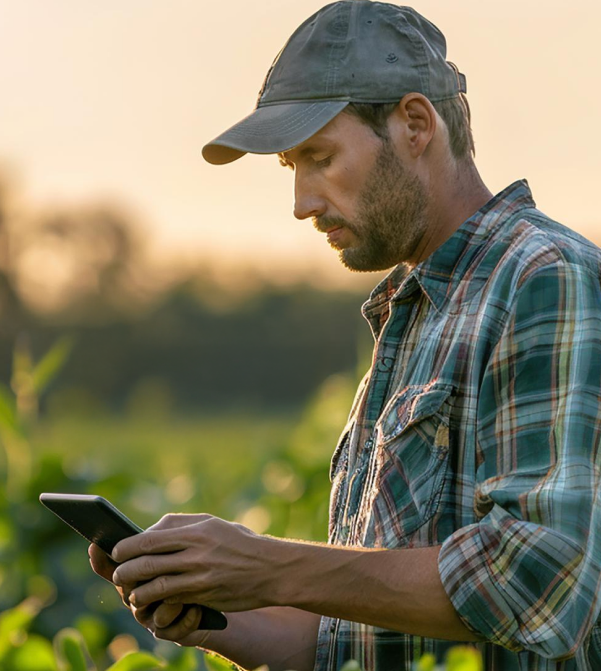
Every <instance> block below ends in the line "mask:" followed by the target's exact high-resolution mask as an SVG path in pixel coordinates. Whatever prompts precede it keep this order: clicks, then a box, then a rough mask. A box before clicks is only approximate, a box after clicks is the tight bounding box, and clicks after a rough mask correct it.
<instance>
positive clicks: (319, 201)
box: [294, 179, 326, 219]
mask: <svg viewBox="0 0 601 671" xmlns="http://www.w3.org/2000/svg"><path fill="white" fill-rule="evenodd" d="M325 212H326V202H325V199H324V198H323V197H322V196H320V195H319V194H318V193H316V192H315V190H314V189H312V188H311V187H310V185H309V184H307V183H303V181H302V180H299V179H297V180H296V181H295V183H294V216H295V217H296V218H297V219H308V218H309V217H321V216H322V215H324V214H325Z"/></svg>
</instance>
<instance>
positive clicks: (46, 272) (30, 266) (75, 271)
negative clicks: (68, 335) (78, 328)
mask: <svg viewBox="0 0 601 671" xmlns="http://www.w3.org/2000/svg"><path fill="white" fill-rule="evenodd" d="M17 254H18V258H17V259H16V273H17V278H18V291H19V292H20V294H21V296H22V298H23V300H25V301H26V303H27V304H28V305H29V306H30V307H31V308H32V309H33V310H34V311H36V312H38V313H41V314H45V315H55V314H57V313H60V314H61V315H62V321H63V322H64V321H71V322H77V323H102V322H105V321H107V320H112V319H115V317H116V316H118V315H121V316H123V315H124V314H125V313H130V312H131V311H132V310H133V311H134V312H135V309H136V305H138V304H140V303H141V302H144V300H143V299H144V297H145V292H144V283H143V279H142V278H143V275H144V272H145V270H144V269H143V266H144V252H143V243H142V239H141V236H140V234H139V231H138V229H137V227H136V225H135V224H134V222H133V218H132V217H130V216H128V215H126V214H125V213H124V211H122V210H119V209H117V208H116V207H114V206H113V207H109V206H92V207H88V208H79V209H72V210H63V211H56V212H53V213H46V214H43V215H41V216H40V217H38V218H37V219H34V220H32V221H30V222H29V224H28V226H26V227H25V230H24V231H23V232H22V233H21V235H20V236H19V241H18V253H17Z"/></svg>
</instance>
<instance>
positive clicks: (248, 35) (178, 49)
mask: <svg viewBox="0 0 601 671" xmlns="http://www.w3.org/2000/svg"><path fill="white" fill-rule="evenodd" d="M324 4H326V3H324V2H319V1H317V0H304V1H303V2H293V1H292V0H260V1H259V2H257V3H253V4H251V3H245V2H243V1H242V0H231V1H230V2H229V3H226V4H221V5H218V4H217V3H211V4H210V5H208V4H207V3H204V2H193V1H192V0H174V1H172V2H170V3H169V4H167V3H162V2H159V0H127V1H126V2H123V0H121V2H119V3H117V2H116V0H108V1H106V2H104V3H102V4H99V3H95V2H92V0H80V2H78V3H77V4H74V3H72V2H68V1H67V0H54V2H52V3H47V2H43V0H21V1H20V2H19V3H10V2H9V1H8V0H0V14H1V15H2V22H1V23H0V41H1V42H2V45H3V55H4V58H3V59H2V60H1V61H0V86H1V87H2V93H3V103H2V105H1V106H0V171H1V169H2V166H7V167H8V169H9V171H11V170H12V171H13V172H14V173H15V174H16V175H17V180H16V181H17V184H18V186H19V188H20V190H21V197H22V199H23V200H24V201H25V202H26V203H27V204H28V206H31V207H33V208H40V209H43V208H48V207H54V206H57V205H61V206H67V207H68V206H70V205H73V206H81V205H86V204H87V203H89V202H103V201H109V202H113V201H114V202H116V203H119V204H122V205H123V206H124V207H125V209H126V210H129V211H131V212H132V213H133V214H134V216H135V218H136V219H138V220H139V221H140V222H141V224H143V226H144V227H145V228H146V229H147V231H148V233H149V235H150V236H151V238H152V245H153V249H154V253H155V255H156V256H157V257H159V258H160V257H163V258H167V257H172V256H174V255H175V256H181V257H184V258H187V259H194V258H196V257H205V258H209V257H210V258H212V259H216V260H219V259H223V260H224V261H227V262H228V263H230V264H232V263H234V262H236V261H238V260H241V261H242V260H244V261H245V262H246V261H248V262H250V263H256V264H257V265H262V264H264V263H268V264H273V265H272V267H273V270H274V272H285V269H286V268H287V267H298V266H304V265H305V264H306V265H308V266H311V267H314V268H315V267H319V268H322V269H324V272H326V273H329V274H331V275H332V276H333V277H334V276H336V277H339V278H340V280H341V281H345V280H344V278H347V277H348V278H349V279H350V280H351V281H353V280H352V277H353V276H352V275H350V274H349V273H348V271H346V270H345V269H343V268H342V267H341V266H340V264H339V262H338V259H337V255H336V253H335V252H333V251H332V250H331V249H330V248H329V247H328V246H327V244H326V241H325V238H324V237H323V236H319V235H318V234H316V232H315V231H314V230H313V228H312V226H311V224H310V223H309V222H299V221H296V220H295V219H294V218H293V217H292V213H291V207H292V174H291V173H290V172H288V171H286V170H282V169H281V168H280V167H279V165H278V162H277V159H275V158H274V157H264V156H247V157H244V158H243V159H241V160H240V161H237V162H236V163H234V164H231V165H227V166H220V167H214V166H210V165H208V164H206V163H205V162H204V161H203V160H202V158H201V155H200V150H201V148H202V146H203V144H205V143H206V142H207V141H209V140H211V139H212V138H213V137H214V136H215V135H217V134H219V133H220V132H222V131H223V130H225V129H226V128H227V127H229V126H230V125H231V124H232V123H235V122H236V121H238V120H239V119H241V118H242V117H243V116H245V115H246V114H248V113H250V112H251V111H252V108H253V106H254V103H255V99H256V94H257V91H258V89H259V87H260V85H261V82H262V80H263V77H264V74H265V72H266V70H267V68H268V67H269V65H270V64H271V61H272V59H273V57H274V56H275V54H276V53H277V52H278V51H279V49H280V47H281V45H282V44H283V42H284V41H285V40H286V39H287V37H288V35H289V34H290V33H291V32H292V31H293V30H294V29H295V28H296V26H297V25H298V24H299V23H300V22H301V21H303V20H304V19H305V18H307V17H308V16H309V15H310V14H311V13H313V12H314V11H316V10H317V9H319V7H321V6H323V5H324ZM413 6H414V7H415V8H416V9H417V10H418V11H420V12H422V13H423V14H424V15H425V16H426V17H427V18H429V19H430V20H432V21H433V22H434V23H435V24H437V25H438V26H439V27H440V28H441V30H442V31H443V32H444V33H445V35H446V37H447V43H448V58H449V60H452V61H454V62H456V63H457V65H458V67H459V69H460V70H461V71H462V72H464V73H465V74H466V76H467V86H468V98H469V101H470V105H471V108H472V116H473V130H474V136H475V139H476V150H477V154H476V162H477V165H478V166H479V169H480V171H481V174H482V176H483V178H484V181H485V182H486V183H487V185H488V186H489V188H490V189H491V191H493V193H496V192H498V191H500V190H501V189H503V188H505V187H506V186H507V185H508V184H510V183H511V182H513V181H515V180H517V179H521V178H524V177H525V178H527V179H528V181H529V183H530V186H531V187H532V190H533V194H534V198H535V200H536V201H537V204H538V205H539V207H540V208H541V209H542V210H543V211H545V212H546V213H547V214H549V215H550V216H552V217H554V218H555V219H557V220H559V221H560V222H561V223H564V224H566V225H567V226H569V227H571V228H574V229H575V230H577V231H579V232H581V233H582V234H583V235H585V236H587V237H589V238H591V239H594V240H595V239H596V241H597V243H598V244H599V242H600V234H599V233H598V231H599V223H598V222H597V219H598V215H597V212H596V202H595V198H596V190H597V188H598V187H597V185H598V184H599V183H600V180H601V161H600V160H599V155H600V153H601V133H599V131H598V126H597V124H598V119H599V118H601V95H600V94H599V92H598V87H596V86H595V82H597V81H598V77H599V71H600V66H601V56H600V55H599V52H598V50H597V47H596V42H597V35H596V32H597V27H598V26H599V25H600V23H601V5H600V4H599V3H594V2H592V0H591V1H587V2H584V1H583V0H579V1H578V0H577V1H575V2H572V3H570V4H569V5H565V3H560V2H559V1H558V0H555V1H552V2H542V1H539V0H536V1H532V2H529V3H518V2H517V1H516V0H511V1H509V2H505V3H503V4H502V5H501V4H500V3H495V4H489V3H481V2H477V1H476V0H459V1H458V2H455V3H453V4H452V5H450V4H448V5H447V4H444V5H443V4H441V3H436V2H434V0H419V1H416V2H415V3H413Z"/></svg>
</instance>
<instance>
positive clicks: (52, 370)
mask: <svg viewBox="0 0 601 671" xmlns="http://www.w3.org/2000/svg"><path fill="white" fill-rule="evenodd" d="M74 343H75V339H74V338H73V337H72V336H63V337H62V338H59V340H58V341H57V342H56V343H54V345H53V346H52V347H51V348H50V350H48V352H46V354H45V355H44V356H43V357H42V358H41V359H40V361H39V362H38V363H37V364H36V365H35V366H34V367H33V370H32V381H33V388H34V390H35V392H36V393H38V394H39V393H41V392H42V391H44V389H45V388H46V387H47V386H48V385H49V384H50V382H52V380H53V379H54V378H55V377H56V376H57V374H58V373H59V372H60V370H61V369H62V368H63V366H64V365H65V362H66V361H67V359H68V357H69V355H70V354H71V351H72V349H73V345H74Z"/></svg>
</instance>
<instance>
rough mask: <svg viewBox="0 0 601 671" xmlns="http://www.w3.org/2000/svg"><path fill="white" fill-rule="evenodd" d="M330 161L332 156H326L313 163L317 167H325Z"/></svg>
mask: <svg viewBox="0 0 601 671" xmlns="http://www.w3.org/2000/svg"><path fill="white" fill-rule="evenodd" d="M331 162H332V157H331V156H326V157H325V158H322V159H320V160H319V161H315V165H316V166H317V167H318V168H326V167H327V166H328V165H330V163H331Z"/></svg>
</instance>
